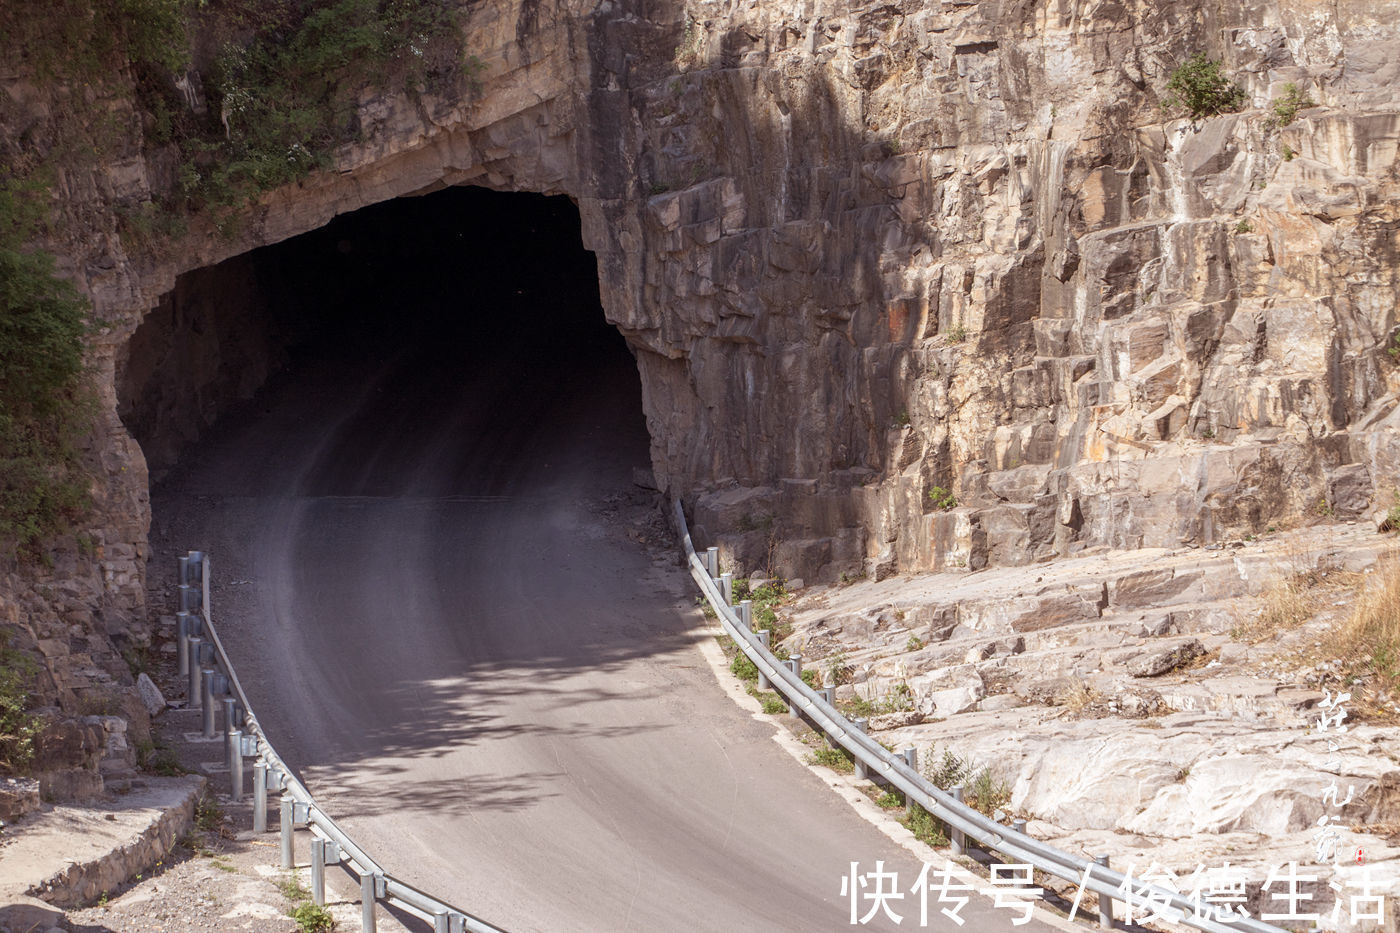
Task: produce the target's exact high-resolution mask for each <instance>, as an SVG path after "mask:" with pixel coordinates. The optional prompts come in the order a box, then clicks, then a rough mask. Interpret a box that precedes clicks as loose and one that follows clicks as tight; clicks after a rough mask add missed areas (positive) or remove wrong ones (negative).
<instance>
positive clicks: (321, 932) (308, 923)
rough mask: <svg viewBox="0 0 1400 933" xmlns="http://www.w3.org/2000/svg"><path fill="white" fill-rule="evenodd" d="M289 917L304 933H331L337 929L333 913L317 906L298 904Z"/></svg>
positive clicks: (289, 913) (288, 913)
mask: <svg viewBox="0 0 1400 933" xmlns="http://www.w3.org/2000/svg"><path fill="white" fill-rule="evenodd" d="M287 915H288V916H289V917H291V918H292V919H293V920H294V921H296V924H297V926H299V927H301V929H302V933H331V931H332V930H334V929H335V918H334V917H332V916H331V912H330V911H329V910H326V908H324V907H318V906H317V905H315V904H298V905H297V906H296V907H293V908H292V909H291V910H290V911H288V912H287Z"/></svg>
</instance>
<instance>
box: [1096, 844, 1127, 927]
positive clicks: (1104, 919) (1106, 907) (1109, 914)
mask: <svg viewBox="0 0 1400 933" xmlns="http://www.w3.org/2000/svg"><path fill="white" fill-rule="evenodd" d="M1094 864H1095V865H1102V866H1103V867H1104V868H1107V867H1108V856H1107V855H1100V856H1099V857H1098V858H1096V859H1094ZM1130 893H1131V892H1130ZM1113 927H1114V923H1113V898H1111V897H1109V896H1108V895H1107V894H1100V895H1099V929H1100V930H1111V929H1113Z"/></svg>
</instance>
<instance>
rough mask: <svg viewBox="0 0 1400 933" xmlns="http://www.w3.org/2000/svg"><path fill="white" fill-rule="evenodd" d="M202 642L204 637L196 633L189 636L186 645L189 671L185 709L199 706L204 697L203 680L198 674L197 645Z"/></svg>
mask: <svg viewBox="0 0 1400 933" xmlns="http://www.w3.org/2000/svg"><path fill="white" fill-rule="evenodd" d="M203 642H204V639H202V638H200V637H199V636H198V635H191V636H190V639H189V645H188V647H189V651H190V653H189V661H188V664H187V666H188V667H189V672H190V682H189V685H188V687H187V690H186V693H185V708H186V709H194V708H195V707H197V706H199V704H200V703H202V702H203V699H204V689H203V687H204V680H203V678H202V677H201V676H200V669H199V646H200V645H201V644H203Z"/></svg>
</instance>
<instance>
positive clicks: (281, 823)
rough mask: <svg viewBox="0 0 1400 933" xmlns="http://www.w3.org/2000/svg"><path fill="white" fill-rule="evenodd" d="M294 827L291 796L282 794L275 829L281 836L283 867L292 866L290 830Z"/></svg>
mask: <svg viewBox="0 0 1400 933" xmlns="http://www.w3.org/2000/svg"><path fill="white" fill-rule="evenodd" d="M294 828H295V827H294V826H293V825H292V798H291V797H288V796H287V795H286V794H283V795H282V807H281V814H280V817H279V819H278V821H277V829H278V832H280V833H281V836H282V838H281V839H280V840H279V841H280V842H281V844H282V867H283V868H291V867H292V830H293V829H294Z"/></svg>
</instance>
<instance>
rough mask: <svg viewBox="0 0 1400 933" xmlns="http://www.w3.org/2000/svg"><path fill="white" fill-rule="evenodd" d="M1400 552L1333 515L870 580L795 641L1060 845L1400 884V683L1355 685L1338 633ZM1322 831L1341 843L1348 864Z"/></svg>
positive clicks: (808, 601)
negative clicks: (1244, 532) (1215, 542)
mask: <svg viewBox="0 0 1400 933" xmlns="http://www.w3.org/2000/svg"><path fill="white" fill-rule="evenodd" d="M1394 548H1395V540H1394V538H1393V536H1389V535H1381V534H1378V533H1376V532H1374V531H1372V530H1370V529H1369V528H1368V527H1365V526H1361V525H1356V524H1352V525H1329V526H1321V527H1316V528H1310V529H1298V530H1294V531H1289V532H1285V533H1277V534H1272V535H1266V536H1264V537H1262V538H1260V539H1252V540H1244V541H1237V542H1234V543H1232V544H1228V545H1224V546H1221V547H1217V548H1205V549H1199V548H1183V549H1174V550H1167V549H1162V550H1150V551H1136V552H1129V553H1123V552H1119V553H1105V554H1101V555H1097V556H1092V557H1085V558H1079V559H1075V560H1066V561H1058V562H1055V563H1053V564H1038V565H1031V566H1028V567H1019V568H995V569H990V570H986V571H983V572H979V573H962V574H938V575H928V576H919V577H903V578H893V579H889V580H884V581H881V582H879V583H869V582H864V581H860V582H855V583H853V584H851V585H849V586H846V587H834V588H820V589H811V590H806V591H802V592H800V593H799V594H798V595H797V596H796V598H794V599H792V600H791V601H790V602H788V603H787V604H786V605H785V607H784V609H783V610H782V611H781V614H782V615H783V616H784V617H785V618H786V619H788V620H790V623H791V625H792V633H791V634H790V635H789V636H788V637H787V639H786V641H785V645H786V646H787V647H788V648H789V649H790V650H792V651H800V652H801V654H802V655H803V663H804V666H806V667H808V668H816V669H818V670H820V671H821V672H822V675H823V676H824V677H825V678H827V679H828V681H831V680H834V681H835V682H837V683H838V684H840V687H839V688H838V691H837V693H838V700H839V701H841V702H844V703H845V704H846V705H847V707H848V709H850V710H852V711H853V714H854V713H863V714H865V715H868V716H869V717H870V720H871V727H872V731H874V732H876V733H877V734H878V735H879V737H880V739H881V740H882V741H884V742H885V743H886V744H889V745H891V746H893V747H905V746H910V745H912V746H914V747H915V748H917V749H918V750H919V755H920V759H921V760H922V761H924V762H925V763H926V764H925V771H926V773H930V772H932V771H936V770H938V769H939V768H940V767H945V768H946V765H947V762H948V759H947V758H945V755H947V754H949V753H951V755H952V756H953V757H954V759H956V760H957V761H958V762H961V763H964V765H965V768H964V772H963V773H964V775H976V774H977V773H979V772H981V771H982V770H983V769H984V768H990V772H989V776H988V778H987V780H991V781H993V782H994V783H996V784H998V785H1000V787H999V788H998V790H999V793H997V794H996V795H995V797H996V801H997V804H998V805H999V807H1000V809H1001V811H1002V813H1003V816H1004V818H1005V819H1007V820H1008V821H1009V820H1010V819H1011V818H1012V817H1014V816H1021V817H1024V818H1026V819H1028V820H1029V832H1030V833H1031V835H1032V836H1035V837H1036V838H1039V839H1043V840H1047V841H1050V842H1052V843H1054V844H1056V845H1058V846H1060V847H1062V848H1066V849H1069V850H1071V851H1076V852H1080V853H1082V854H1085V855H1089V856H1097V855H1101V854H1107V855H1110V856H1111V857H1112V859H1113V863H1114V864H1115V865H1116V866H1118V867H1120V868H1126V867H1127V866H1131V865H1136V866H1137V869H1138V871H1139V872H1141V871H1144V870H1146V869H1147V868H1148V867H1149V866H1154V865H1155V866H1160V867H1162V868H1165V869H1168V870H1170V871H1172V872H1174V873H1176V874H1177V875H1178V876H1180V877H1181V878H1186V877H1189V876H1190V875H1191V873H1192V872H1193V871H1194V870H1195V869H1196V868H1197V866H1200V865H1204V866H1205V867H1206V868H1207V869H1209V868H1212V867H1218V866H1221V865H1223V864H1225V863H1226V862H1228V863H1230V864H1231V865H1234V866H1242V867H1243V868H1244V869H1245V871H1246V872H1247V873H1248V875H1249V877H1250V878H1251V879H1253V880H1254V881H1255V882H1262V881H1263V880H1265V878H1266V876H1267V874H1268V871H1269V870H1270V869H1271V868H1275V867H1281V866H1285V865H1287V863H1289V862H1290V861H1296V862H1297V863H1299V865H1300V866H1304V869H1311V870H1312V871H1314V872H1317V873H1320V874H1321V875H1322V878H1323V879H1324V880H1332V879H1334V877H1335V879H1337V880H1340V881H1341V882H1342V883H1343V884H1344V885H1350V884H1354V883H1358V882H1359V879H1360V876H1361V873H1362V871H1363V870H1365V869H1366V868H1369V870H1370V871H1371V872H1372V877H1373V878H1374V879H1375V882H1374V887H1375V889H1376V890H1384V891H1391V892H1393V891H1395V890H1397V889H1400V737H1397V734H1396V731H1395V729H1394V728H1393V726H1394V723H1395V722H1396V720H1397V713H1400V702H1397V701H1400V697H1398V696H1396V695H1395V694H1394V693H1393V692H1392V693H1387V692H1386V691H1385V690H1384V689H1383V688H1382V686H1381V683H1382V681H1381V678H1379V677H1377V676H1372V677H1370V678H1369V679H1363V680H1361V681H1356V680H1354V679H1353V677H1352V675H1354V674H1356V673H1357V672H1358V669H1357V668H1355V667H1353V666H1351V665H1350V660H1351V659H1347V663H1344V661H1343V659H1342V658H1340V657H1336V656H1334V654H1335V653H1336V652H1337V651H1338V650H1339V647H1338V646H1339V644H1340V643H1339V642H1338V641H1337V638H1336V636H1335V634H1334V632H1335V631H1336V630H1337V628H1338V627H1339V626H1340V625H1342V624H1343V622H1344V621H1345V619H1346V617H1347V616H1348V614H1349V613H1350V612H1351V609H1352V607H1353V606H1354V605H1355V603H1356V601H1357V599H1358V593H1361V592H1366V591H1368V590H1370V591H1374V590H1376V589H1377V588H1378V586H1379V584H1380V582H1381V578H1382V577H1386V576H1387V575H1393V574H1394V573H1396V570H1395V568H1394V566H1392V565H1389V564H1388V563H1387V560H1386V558H1385V555H1387V554H1388V553H1390V552H1392V551H1393V550H1394ZM1340 693H1350V694H1351V696H1350V698H1349V699H1346V700H1344V701H1342V702H1340V703H1338V704H1337V705H1335V706H1333V707H1332V708H1331V709H1330V710H1328V709H1325V708H1324V707H1323V705H1322V704H1324V703H1325V702H1326V699H1327V698H1328V696H1332V697H1336V696H1337V695H1338V694H1340ZM1339 713H1340V714H1341V715H1340V716H1338V715H1337V714H1339ZM1323 716H1329V717H1331V718H1330V719H1329V721H1328V722H1327V724H1326V725H1327V728H1319V719H1320V718H1321V717H1323ZM1339 725H1341V726H1344V727H1345V731H1340V730H1339V729H1338V728H1337V727H1338V726H1339ZM1329 787H1331V791H1329ZM1329 793H1332V794H1335V795H1336V796H1335V797H1333V796H1324V795H1326V794H1329ZM1339 802H1345V805H1344V806H1339V805H1337V804H1338V803H1339ZM1319 821H1322V822H1321V829H1319ZM1320 832H1328V833H1333V832H1334V833H1335V834H1336V835H1335V838H1334V839H1333V841H1334V842H1335V845H1336V850H1337V856H1336V857H1337V858H1338V859H1339V860H1340V862H1341V867H1339V868H1337V869H1335V870H1334V869H1331V868H1322V867H1321V866H1319V864H1318V855H1317V845H1318V834H1319V833H1320ZM1331 860H1332V856H1331V854H1330V853H1329V854H1328V855H1327V857H1326V858H1325V859H1324V861H1331ZM1363 863H1364V864H1363ZM1316 887H1318V888H1319V889H1320V890H1319V891H1318V900H1319V901H1320V902H1322V903H1326V904H1330V903H1332V898H1331V896H1330V895H1329V894H1328V893H1327V892H1326V891H1325V889H1321V888H1322V885H1321V882H1319V885H1318V886H1316ZM1271 890H1273V889H1271ZM1353 893H1354V892H1353ZM1274 909H1278V908H1274ZM1394 911H1395V904H1394V902H1393V901H1392V903H1391V904H1390V907H1389V914H1390V916H1391V920H1392V922H1393V921H1394V919H1395V918H1394ZM1324 913H1326V911H1325V910H1324ZM1342 919H1343V921H1345V912H1344V913H1343V917H1342ZM1340 925H1341V927H1342V928H1347V926H1346V924H1345V922H1343V923H1342V924H1340ZM1385 928H1386V929H1390V927H1385Z"/></svg>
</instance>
